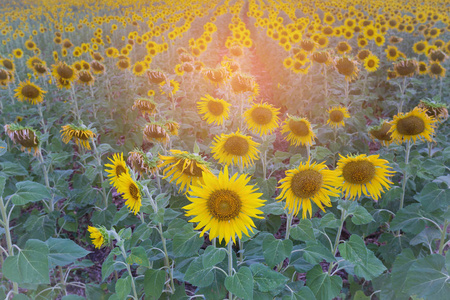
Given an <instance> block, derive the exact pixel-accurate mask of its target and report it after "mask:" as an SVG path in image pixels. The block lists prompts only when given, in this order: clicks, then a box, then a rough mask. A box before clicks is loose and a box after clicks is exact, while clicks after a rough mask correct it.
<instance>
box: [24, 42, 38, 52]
mask: <svg viewBox="0 0 450 300" xmlns="http://www.w3.org/2000/svg"><path fill="white" fill-rule="evenodd" d="M25 47H26V48H27V49H28V50H33V49H35V48H36V43H35V42H33V41H32V40H28V41H26V42H25Z"/></svg>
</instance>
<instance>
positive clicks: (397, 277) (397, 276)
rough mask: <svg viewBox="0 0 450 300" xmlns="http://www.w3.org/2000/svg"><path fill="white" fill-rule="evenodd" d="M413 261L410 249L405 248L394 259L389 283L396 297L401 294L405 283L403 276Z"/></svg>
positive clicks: (413, 257) (414, 259)
mask: <svg viewBox="0 0 450 300" xmlns="http://www.w3.org/2000/svg"><path fill="white" fill-rule="evenodd" d="M415 261H416V257H415V256H414V253H413V252H412V250H411V249H410V248H406V249H405V250H403V252H402V253H401V254H400V255H398V256H397V257H396V258H395V261H394V264H393V267H392V272H391V282H392V287H393V290H394V291H395V294H396V295H397V296H398V295H399V294H401V293H402V291H403V289H404V286H405V282H406V276H405V275H406V274H407V273H408V271H409V268H410V267H411V266H412V264H413V263H414V262H415Z"/></svg>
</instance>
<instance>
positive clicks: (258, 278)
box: [250, 263, 289, 292]
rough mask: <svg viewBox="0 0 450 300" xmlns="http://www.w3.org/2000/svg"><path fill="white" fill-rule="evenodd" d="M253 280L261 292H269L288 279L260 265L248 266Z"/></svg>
mask: <svg viewBox="0 0 450 300" xmlns="http://www.w3.org/2000/svg"><path fill="white" fill-rule="evenodd" d="M250 269H251V270H252V273H253V280H254V281H255V283H256V285H257V286H258V290H260V291H261V292H270V291H273V290H276V289H278V288H279V287H280V286H283V285H284V284H285V283H286V282H287V281H288V280H289V279H288V278H286V277H285V276H283V275H282V274H280V273H278V272H275V271H273V270H271V269H270V268H269V267H268V266H265V265H263V264H260V263H256V264H252V265H250Z"/></svg>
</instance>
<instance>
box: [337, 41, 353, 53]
mask: <svg viewBox="0 0 450 300" xmlns="http://www.w3.org/2000/svg"><path fill="white" fill-rule="evenodd" d="M336 50H337V52H339V53H340V54H345V53H347V52H350V51H352V47H351V46H350V45H349V44H348V43H347V42H345V41H343V42H339V43H338V44H337V46H336Z"/></svg>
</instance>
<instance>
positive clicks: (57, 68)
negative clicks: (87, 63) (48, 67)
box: [52, 61, 77, 88]
mask: <svg viewBox="0 0 450 300" xmlns="http://www.w3.org/2000/svg"><path fill="white" fill-rule="evenodd" d="M52 68H53V70H52V75H53V76H54V77H55V78H56V79H57V81H59V82H60V83H61V84H60V85H59V87H66V88H70V86H71V84H72V82H73V81H74V80H75V79H76V78H77V73H76V69H75V68H73V67H72V66H70V65H68V64H66V63H65V62H63V61H60V62H58V63H57V64H54V65H52Z"/></svg>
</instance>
